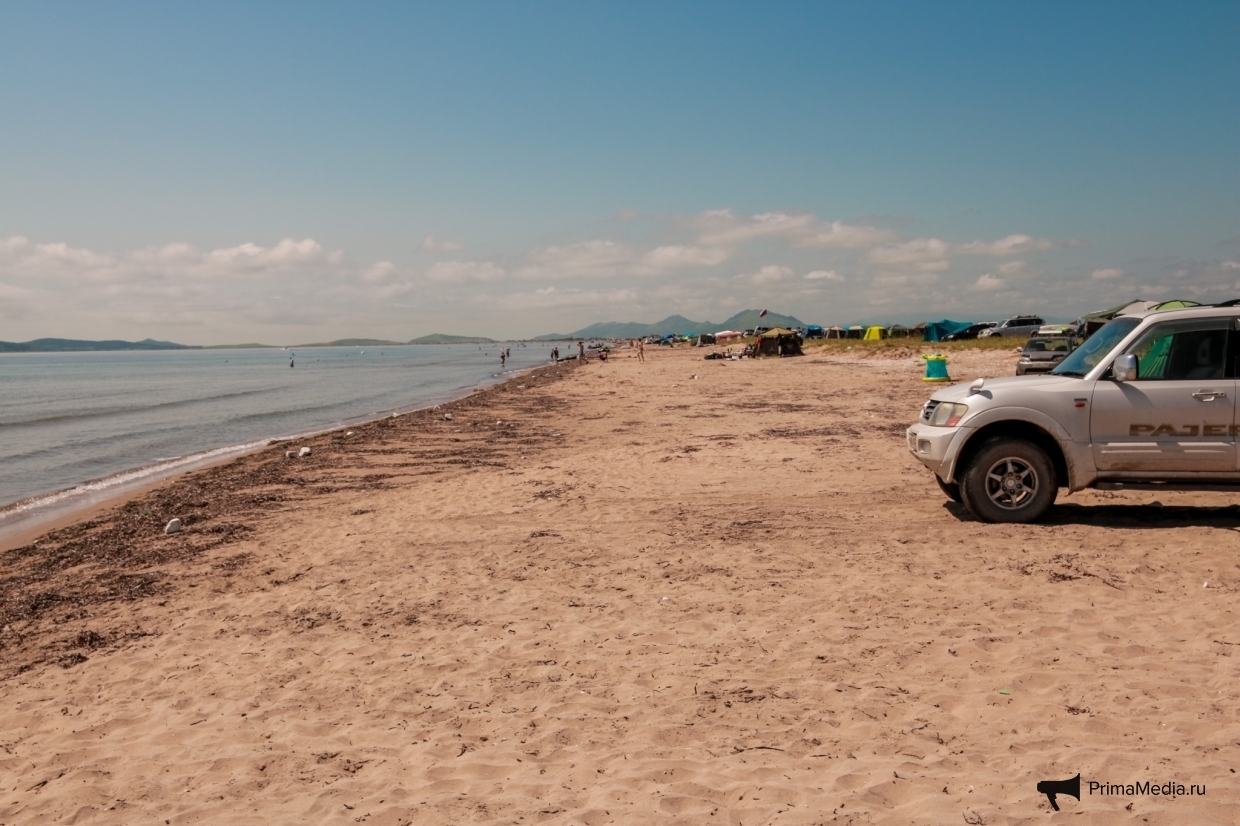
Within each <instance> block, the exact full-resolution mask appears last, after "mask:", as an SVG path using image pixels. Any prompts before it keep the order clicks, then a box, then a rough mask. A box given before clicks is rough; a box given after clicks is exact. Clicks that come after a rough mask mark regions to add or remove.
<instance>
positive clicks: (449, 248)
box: [422, 232, 465, 252]
mask: <svg viewBox="0 0 1240 826" xmlns="http://www.w3.org/2000/svg"><path fill="white" fill-rule="evenodd" d="M464 248H465V245H464V244H462V243H461V242H460V241H453V240H452V239H451V238H444V237H443V236H440V235H436V234H435V233H433V232H432V233H429V234H428V235H427V236H426V237H425V238H423V239H422V249H424V250H426V251H427V252H456V251H457V250H462V249H464Z"/></svg>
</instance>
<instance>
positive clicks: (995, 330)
mask: <svg viewBox="0 0 1240 826" xmlns="http://www.w3.org/2000/svg"><path fill="white" fill-rule="evenodd" d="M1045 323H1046V322H1045V321H1043V320H1042V318H1041V317H1040V316H1036V315H1014V316H1012V317H1011V318H1009V319H1008V320H1007V321H1005V322H1003V323H1002V324H1000V325H999V326H997V327H991V328H990V329H989V330H983V331H982V332H980V333H978V335H977V337H978V338H990V337H991V336H1002V337H1004V338H1029V336H1031V335H1033V333H1034V332H1035V331H1036V330H1037V329H1038V328H1039V327H1041V326H1042V325H1043V324H1045Z"/></svg>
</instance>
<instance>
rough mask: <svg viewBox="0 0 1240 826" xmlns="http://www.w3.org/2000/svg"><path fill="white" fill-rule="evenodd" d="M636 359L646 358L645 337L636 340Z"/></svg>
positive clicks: (642, 359)
mask: <svg viewBox="0 0 1240 826" xmlns="http://www.w3.org/2000/svg"><path fill="white" fill-rule="evenodd" d="M637 360H638V361H645V360H646V339H644V338H639V339H638V340H637Z"/></svg>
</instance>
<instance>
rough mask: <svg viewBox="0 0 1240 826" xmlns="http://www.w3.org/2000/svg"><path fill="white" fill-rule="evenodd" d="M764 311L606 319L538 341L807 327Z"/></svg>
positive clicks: (801, 323)
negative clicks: (723, 316) (721, 317)
mask: <svg viewBox="0 0 1240 826" xmlns="http://www.w3.org/2000/svg"><path fill="white" fill-rule="evenodd" d="M760 312H761V310H742V311H741V312H739V313H737V314H736V315H734V316H732V317H731V318H729V319H728V320H727V321H722V322H719V323H716V322H714V321H692V320H690V319H688V318H685V317H684V316H682V315H672V316H668V317H667V318H665V319H663V320H662V321H656V322H655V323H653V324H643V323H642V322H639V321H630V322H618V321H605V322H602V323H600V324H591V325H590V326H589V327H582V328H581V329H580V330H578V331H577V332H575V333H548V334H547V335H543V336H538V337H536V338H535V339H534V340H535V341H556V340H563V339H576V338H640V337H642V336H658V335H666V334H667V333H676V334H684V333H717V332H719V331H720V330H737V331H738V332H739V331H743V330H751V329H753V328H754V327H804V326H805V322H803V321H801V320H800V319H799V318H796V317H794V316H790V315H780V314H779V313H772V312H768V313H767V314H766V315H765V316H760V315H759V313H760Z"/></svg>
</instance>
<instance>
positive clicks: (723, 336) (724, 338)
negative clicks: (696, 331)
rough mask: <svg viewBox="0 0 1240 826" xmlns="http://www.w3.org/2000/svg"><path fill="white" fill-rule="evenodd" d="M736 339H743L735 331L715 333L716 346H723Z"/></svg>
mask: <svg viewBox="0 0 1240 826" xmlns="http://www.w3.org/2000/svg"><path fill="white" fill-rule="evenodd" d="M738 338H744V336H743V335H742V334H741V333H738V332H736V331H735V330H720V331H719V332H717V333H715V343H716V344H724V343H725V342H729V341H733V340H734V339H738Z"/></svg>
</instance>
